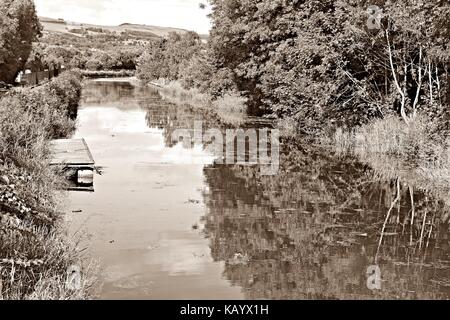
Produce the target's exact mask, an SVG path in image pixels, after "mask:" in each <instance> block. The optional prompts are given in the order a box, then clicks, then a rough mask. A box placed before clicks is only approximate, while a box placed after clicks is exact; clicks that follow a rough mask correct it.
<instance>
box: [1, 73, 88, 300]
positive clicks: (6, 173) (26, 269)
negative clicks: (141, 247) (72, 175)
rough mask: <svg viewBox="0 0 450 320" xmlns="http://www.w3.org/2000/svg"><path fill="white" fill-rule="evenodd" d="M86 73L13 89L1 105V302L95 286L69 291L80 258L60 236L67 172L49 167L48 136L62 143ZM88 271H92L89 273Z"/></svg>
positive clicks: (76, 293)
mask: <svg viewBox="0 0 450 320" xmlns="http://www.w3.org/2000/svg"><path fill="white" fill-rule="evenodd" d="M80 80H81V75H80V74H79V73H69V72H66V73H63V74H62V75H60V76H59V77H58V78H55V79H53V80H52V81H50V82H49V83H47V84H45V85H43V86H40V87H36V88H33V89H30V88H21V89H17V90H12V91H10V92H8V94H7V95H5V96H4V97H3V98H2V99H1V100H0V177H1V178H0V297H1V298H2V299H72V298H76V299H80V298H86V297H87V295H88V291H89V288H90V286H91V285H92V283H91V281H89V280H88V279H87V278H85V280H86V281H82V282H81V286H79V287H77V288H76V289H75V290H69V288H66V285H65V282H66V279H67V270H68V268H69V267H70V266H72V265H77V266H80V267H86V266H83V261H84V259H83V256H82V253H81V251H80V250H79V249H78V248H77V245H76V243H73V242H72V241H71V240H70V239H69V238H68V237H67V236H66V235H65V234H64V232H63V230H64V229H63V227H62V226H61V220H62V219H61V218H62V215H61V214H60V211H61V210H60V209H61V201H60V200H61V194H60V193H59V192H57V191H56V190H60V189H61V187H63V185H64V183H65V181H64V179H63V178H62V175H60V174H58V173H57V172H55V171H54V170H51V169H50V168H49V166H48V162H49V146H48V142H49V140H50V139H54V138H63V137H67V136H68V135H70V134H71V132H72V131H73V130H74V128H75V121H74V120H73V118H74V114H76V108H77V104H78V101H79V99H80V94H81V82H80ZM85 270H87V269H85Z"/></svg>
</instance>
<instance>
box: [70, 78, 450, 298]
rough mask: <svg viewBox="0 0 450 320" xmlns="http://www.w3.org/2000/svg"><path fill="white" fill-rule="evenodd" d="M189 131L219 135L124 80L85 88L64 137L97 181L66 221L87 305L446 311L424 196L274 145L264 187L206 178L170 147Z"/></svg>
mask: <svg viewBox="0 0 450 320" xmlns="http://www.w3.org/2000/svg"><path fill="white" fill-rule="evenodd" d="M200 120H201V121H203V123H204V125H205V126H206V127H208V126H209V127H214V126H217V124H215V123H214V121H212V120H211V119H207V118H205V116H203V115H202V113H201V112H198V111H192V110H191V109H189V108H187V107H181V106H174V105H171V104H170V103H167V102H166V101H164V99H163V98H162V97H161V95H160V94H159V93H158V91H157V90H156V89H152V88H141V87H136V86H134V85H133V84H132V83H131V82H128V81H127V80H116V81H106V80H105V81H104V80H100V81H92V82H89V83H88V84H87V85H86V86H85V88H84V91H83V98H82V103H81V106H80V108H79V111H78V129H77V132H76V134H75V137H77V138H84V139H85V140H86V141H87V143H88V145H89V147H90V149H91V151H92V154H93V156H94V158H95V160H96V164H97V166H98V167H99V168H98V169H99V174H97V175H96V176H95V185H94V187H95V192H92V193H83V192H70V194H69V201H68V208H67V211H68V218H67V220H68V221H67V222H68V225H69V227H70V230H71V233H72V234H76V235H77V236H78V235H83V240H82V243H83V244H85V245H86V246H88V247H89V253H90V254H91V256H92V257H93V258H95V259H98V260H99V263H100V270H99V275H98V277H99V282H100V283H101V288H100V290H99V296H98V298H99V299H119V298H125V299H320V298H325V299H342V298H350V299H361V298H369V299H371V298H374V299H377V298H378V299H379V298H437V299H447V298H450V271H449V270H450V256H449V254H450V247H449V237H448V234H449V233H448V230H449V227H448V221H447V220H448V219H447V218H448V215H447V212H448V211H447V208H446V206H445V204H444V203H443V202H442V201H440V199H438V198H435V197H434V196H433V194H432V193H430V192H427V191H418V190H417V188H415V187H414V186H413V185H409V184H408V183H406V182H404V181H402V180H401V179H397V178H395V177H385V176H384V175H383V174H380V173H379V172H374V171H373V170H372V169H371V168H369V167H368V166H365V165H363V164H361V163H359V162H358V161H356V160H355V159H352V158H348V157H338V156H337V155H333V153H331V152H329V151H326V150H322V149H321V148H320V147H314V146H312V145H310V144H308V143H305V145H293V144H284V145H283V146H282V155H281V163H280V171H279V172H278V174H277V175H275V176H261V175H260V174H259V169H258V168H257V167H256V166H238V165H218V164H215V162H214V156H213V155H212V154H211V153H209V152H207V151H205V150H206V148H205V147H204V146H203V147H202V146H197V147H194V148H185V147H184V146H183V145H182V144H181V143H176V142H174V141H173V140H172V139H171V134H172V133H173V131H174V130H175V129H179V128H183V129H192V128H193V127H194V122H195V121H200ZM221 129H223V128H221ZM397 196H400V197H399V198H400V200H399V201H397V202H396V201H395V198H397Z"/></svg>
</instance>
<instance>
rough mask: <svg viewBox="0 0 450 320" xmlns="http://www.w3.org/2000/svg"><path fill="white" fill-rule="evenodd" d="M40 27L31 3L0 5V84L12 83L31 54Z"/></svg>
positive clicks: (17, 1)
mask: <svg viewBox="0 0 450 320" xmlns="http://www.w3.org/2000/svg"><path fill="white" fill-rule="evenodd" d="M40 34H41V25H40V23H39V19H38V17H37V15H36V10H35V6H34V3H33V1H32V0H2V1H1V2H0V81H3V82H7V83H13V82H14V80H15V77H16V75H17V73H18V71H19V70H21V69H22V68H23V67H24V65H25V63H26V61H27V59H28V56H29V54H30V52H31V49H32V42H33V41H36V40H37V37H38V36H39V35H40Z"/></svg>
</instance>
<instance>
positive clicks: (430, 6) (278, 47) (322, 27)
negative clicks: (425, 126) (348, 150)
mask: <svg viewBox="0 0 450 320" xmlns="http://www.w3.org/2000/svg"><path fill="white" fill-rule="evenodd" d="M210 3H211V5H212V14H211V17H212V20H213V29H212V32H211V36H210V42H209V50H210V52H209V55H210V57H211V60H212V61H213V66H214V68H215V69H216V71H215V72H214V73H215V74H217V73H218V71H219V70H227V73H226V74H228V73H229V72H231V75H232V79H233V81H234V83H235V85H236V87H237V88H238V90H239V91H241V92H242V93H243V94H245V95H246V96H247V97H248V98H250V110H253V112H256V113H258V111H259V112H260V113H267V114H271V115H273V116H276V117H289V118H293V119H295V120H296V121H297V122H298V124H299V127H301V129H302V131H307V132H311V131H316V130H320V129H322V128H324V127H326V126H328V125H330V124H334V125H357V124H361V123H363V122H366V121H368V120H369V119H370V118H373V117H384V116H386V115H387V114H389V113H397V114H399V115H401V116H402V117H403V118H404V119H405V121H406V122H408V121H409V120H410V119H411V118H413V117H414V116H415V114H416V113H417V112H418V111H419V110H422V112H425V113H427V114H431V115H433V116H436V115H437V116H442V115H443V112H442V110H444V108H443V106H444V105H445V97H446V96H448V94H449V93H448V92H449V88H448V60H449V57H450V52H449V44H450V43H449V39H450V37H449V24H448V22H447V20H446V19H447V18H446V17H448V16H449V14H450V4H448V2H445V1H440V0H431V1H427V2H424V1H421V0H407V1H402V2H401V3H398V2H392V1H387V0H386V1H385V0H378V1H357V0H323V1H317V0H294V1H286V0H256V1H255V0H210ZM371 5H377V6H378V7H379V8H381V9H382V10H383V14H384V15H383V16H382V17H381V16H380V18H378V17H376V19H375V28H372V27H371V24H373V21H372V20H371V19H373V15H372V14H371V13H370V11H368V8H370V6H371ZM378 20H379V21H378ZM447 99H448V98H447Z"/></svg>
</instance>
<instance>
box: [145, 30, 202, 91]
mask: <svg viewBox="0 0 450 320" xmlns="http://www.w3.org/2000/svg"><path fill="white" fill-rule="evenodd" d="M201 47H202V45H201V41H200V37H199V35H198V34H197V33H195V32H187V33H185V34H179V33H175V32H172V33H170V34H169V35H168V37H167V38H166V39H161V40H158V41H155V42H152V43H151V44H150V45H149V46H148V47H147V48H146V49H145V50H144V53H143V55H142V56H141V58H140V59H139V61H138V68H137V70H138V77H139V78H140V79H141V80H143V81H147V82H148V81H152V80H155V79H159V78H164V79H166V80H177V79H179V76H180V68H182V67H183V66H184V65H185V64H186V63H187V62H188V61H189V60H190V59H191V58H192V57H193V56H194V55H195V54H196V53H198V52H199V51H200V50H201Z"/></svg>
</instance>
